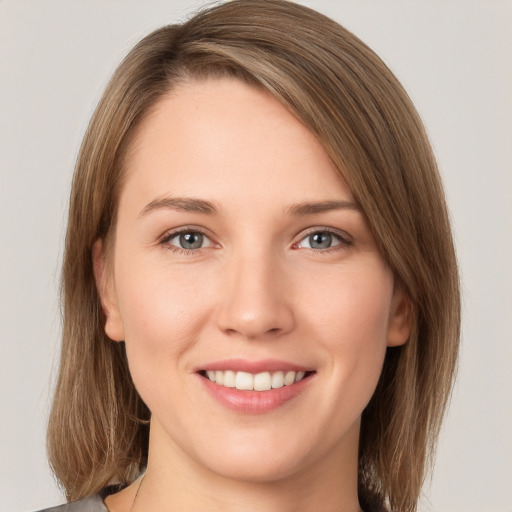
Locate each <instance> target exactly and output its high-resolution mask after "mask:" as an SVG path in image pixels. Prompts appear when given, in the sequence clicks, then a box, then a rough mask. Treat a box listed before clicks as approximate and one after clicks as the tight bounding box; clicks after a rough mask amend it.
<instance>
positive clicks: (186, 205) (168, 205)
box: [139, 197, 361, 218]
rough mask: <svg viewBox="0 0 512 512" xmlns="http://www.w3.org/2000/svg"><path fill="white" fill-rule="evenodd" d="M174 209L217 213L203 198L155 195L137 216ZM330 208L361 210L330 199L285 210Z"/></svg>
mask: <svg viewBox="0 0 512 512" xmlns="http://www.w3.org/2000/svg"><path fill="white" fill-rule="evenodd" d="M160 209H166V210H175V211H178V212H193V213H202V214H206V215H217V214H218V210H217V208H216V207H215V205H214V204H213V203H211V202H210V201H205V200H204V199H195V198H192V197H157V198H155V199H153V201H151V202H150V203H148V204H147V205H146V206H145V207H144V208H143V209H142V211H141V212H140V213H139V218H140V217H144V216H145V215H147V214H148V213H150V212H152V211H154V210H160ZM332 210H354V211H361V207H360V206H359V205H358V204H357V203H354V202H351V201H342V200H332V201H317V202H304V203H298V204H294V205H292V206H290V207H289V208H288V209H287V211H288V213H289V214H290V215H294V216H299V217H300V216H305V215H312V214H315V213H323V212H327V211H332Z"/></svg>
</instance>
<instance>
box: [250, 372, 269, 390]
mask: <svg viewBox="0 0 512 512" xmlns="http://www.w3.org/2000/svg"><path fill="white" fill-rule="evenodd" d="M269 389H272V378H271V377H270V373H269V372H263V373H258V374H256V375H255V376H254V390H255V391H267V390H269Z"/></svg>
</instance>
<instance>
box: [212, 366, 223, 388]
mask: <svg viewBox="0 0 512 512" xmlns="http://www.w3.org/2000/svg"><path fill="white" fill-rule="evenodd" d="M214 373H215V380H214V381H213V382H216V383H217V384H220V385H221V386H222V384H224V372H221V371H220V370H217V371H216V372H214Z"/></svg>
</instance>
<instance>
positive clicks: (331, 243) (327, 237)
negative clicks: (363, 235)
mask: <svg viewBox="0 0 512 512" xmlns="http://www.w3.org/2000/svg"><path fill="white" fill-rule="evenodd" d="M342 244H343V245H345V246H347V245H350V242H349V241H348V240H347V239H345V238H343V237H342V236H341V235H340V234H338V233H334V232H332V231H327V230H322V231H314V232H312V233H309V234H308V235H307V236H305V237H304V238H303V239H302V240H301V241H300V242H299V243H298V244H297V247H299V248H301V249H303V248H305V249H314V250H317V251H322V250H326V249H331V248H333V247H336V246H338V245H342Z"/></svg>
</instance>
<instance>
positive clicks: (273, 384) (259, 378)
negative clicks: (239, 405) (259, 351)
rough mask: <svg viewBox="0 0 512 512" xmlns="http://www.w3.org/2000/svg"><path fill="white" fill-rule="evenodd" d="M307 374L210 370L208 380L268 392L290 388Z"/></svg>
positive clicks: (247, 389) (237, 387)
mask: <svg viewBox="0 0 512 512" xmlns="http://www.w3.org/2000/svg"><path fill="white" fill-rule="evenodd" d="M305 375H306V372H292V371H289V372H281V371H278V372H262V373H257V374H256V375H254V374H252V373H247V372H234V371H232V370H227V371H220V370H217V371H212V370H208V371H207V372H206V376H207V377H208V380H210V381H212V382H215V383H217V384H219V385H221V386H226V387H228V388H236V389H240V390H243V391H268V390H269V389H277V388H282V387H283V386H290V385H291V384H293V383H294V382H299V381H301V380H302V379H303V378H304V377H305Z"/></svg>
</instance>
